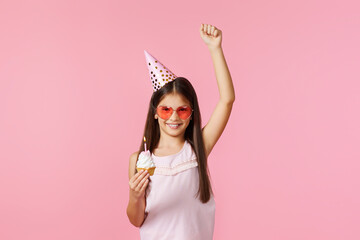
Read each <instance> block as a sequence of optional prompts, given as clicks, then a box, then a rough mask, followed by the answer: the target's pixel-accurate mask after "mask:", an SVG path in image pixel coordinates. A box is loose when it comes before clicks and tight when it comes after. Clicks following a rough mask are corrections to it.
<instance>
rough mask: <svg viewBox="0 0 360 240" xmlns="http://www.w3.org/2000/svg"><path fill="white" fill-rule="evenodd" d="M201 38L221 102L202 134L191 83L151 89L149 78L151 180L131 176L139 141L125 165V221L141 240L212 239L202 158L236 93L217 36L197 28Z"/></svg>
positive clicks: (206, 28)
mask: <svg viewBox="0 0 360 240" xmlns="http://www.w3.org/2000/svg"><path fill="white" fill-rule="evenodd" d="M200 36H201V38H202V39H203V41H204V42H205V44H206V45H207V46H208V49H209V51H210V54H211V57H212V60H213V64H214V69H215V74H216V79H217V85H218V88H219V94H220V99H219V101H218V103H217V105H216V107H215V109H214V112H213V113H212V115H211V117H210V120H209V122H208V123H207V124H206V126H205V127H203V128H201V117H200V109H199V106H198V101H197V96H196V93H195V90H194V89H193V87H192V85H191V83H190V82H189V81H188V80H187V79H185V78H183V77H176V78H175V77H174V79H172V80H170V81H168V80H169V79H168V80H167V81H166V83H165V84H164V85H163V86H159V85H156V86H155V85H154V84H156V83H154V79H153V78H152V79H153V86H154V93H153V95H152V97H151V100H150V104H149V111H148V115H147V120H146V124H145V131H144V136H145V137H146V140H147V143H148V148H149V151H150V152H151V156H152V160H153V161H154V163H155V165H156V170H155V174H154V175H152V176H149V173H148V172H147V171H143V170H141V171H139V172H136V162H137V159H138V156H139V153H140V152H141V151H144V144H143V140H142V141H141V145H140V148H139V151H137V152H135V153H133V154H132V155H131V156H130V163H129V186H130V192H129V203H128V207H127V215H128V218H129V220H130V222H131V223H132V224H133V225H134V226H136V227H140V236H141V239H143V240H161V239H166V240H167V239H171V240H176V239H180V240H189V239H196V240H210V239H213V230H214V219H215V202H214V199H213V194H212V189H211V184H210V179H209V172H208V167H207V158H208V156H209V154H210V152H211V150H212V149H213V147H214V145H215V143H216V142H217V141H218V139H219V138H220V136H221V134H222V132H223V131H224V128H225V126H226V124H227V122H228V119H229V116H230V112H231V109H232V105H233V102H234V101H235V93H234V87H233V83H232V80H231V76H230V73H229V70H228V67H227V65H226V61H225V58H224V55H223V51H222V47H221V39H222V32H221V31H220V30H219V29H217V28H216V27H215V26H212V25H209V24H201V27H200ZM149 65H150V63H149ZM154 78H155V75H154ZM155 82H157V81H155Z"/></svg>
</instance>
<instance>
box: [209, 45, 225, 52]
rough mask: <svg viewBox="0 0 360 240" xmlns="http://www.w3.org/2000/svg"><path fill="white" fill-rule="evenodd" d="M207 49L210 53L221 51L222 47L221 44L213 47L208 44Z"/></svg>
mask: <svg viewBox="0 0 360 240" xmlns="http://www.w3.org/2000/svg"><path fill="white" fill-rule="evenodd" d="M208 49H209V51H210V52H211V53H213V52H214V53H215V52H221V51H222V47H221V46H215V47H212V46H208Z"/></svg>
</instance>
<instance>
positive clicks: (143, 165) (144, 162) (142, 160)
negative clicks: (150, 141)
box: [136, 150, 156, 176]
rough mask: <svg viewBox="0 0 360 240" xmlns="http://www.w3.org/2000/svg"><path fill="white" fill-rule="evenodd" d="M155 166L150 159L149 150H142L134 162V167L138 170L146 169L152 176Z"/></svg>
mask: <svg viewBox="0 0 360 240" xmlns="http://www.w3.org/2000/svg"><path fill="white" fill-rule="evenodd" d="M155 168H156V166H155V164H154V162H153V161H152V159H151V154H150V151H149V150H147V151H142V152H141V153H140V155H139V158H138V161H137V163H136V169H137V170H138V172H139V171H140V170H147V171H148V172H149V174H150V176H152V175H153V174H154V171H155Z"/></svg>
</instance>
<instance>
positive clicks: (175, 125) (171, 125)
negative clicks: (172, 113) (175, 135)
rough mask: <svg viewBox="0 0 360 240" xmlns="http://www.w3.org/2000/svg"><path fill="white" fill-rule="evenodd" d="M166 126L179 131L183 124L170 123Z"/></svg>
mask: <svg viewBox="0 0 360 240" xmlns="http://www.w3.org/2000/svg"><path fill="white" fill-rule="evenodd" d="M166 125H168V126H169V127H170V128H171V129H177V128H179V126H180V125H181V124H169V123H167V124H166Z"/></svg>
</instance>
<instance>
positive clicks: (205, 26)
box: [200, 23, 220, 37]
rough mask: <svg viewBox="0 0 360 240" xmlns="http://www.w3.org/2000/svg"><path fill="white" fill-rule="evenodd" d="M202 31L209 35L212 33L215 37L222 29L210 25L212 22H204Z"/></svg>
mask: <svg viewBox="0 0 360 240" xmlns="http://www.w3.org/2000/svg"><path fill="white" fill-rule="evenodd" d="M200 31H201V32H202V33H205V34H207V35H211V36H214V37H216V36H217V35H218V34H219V32H220V30H219V29H217V28H216V27H215V26H213V25H210V24H203V23H202V24H201V27H200Z"/></svg>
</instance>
